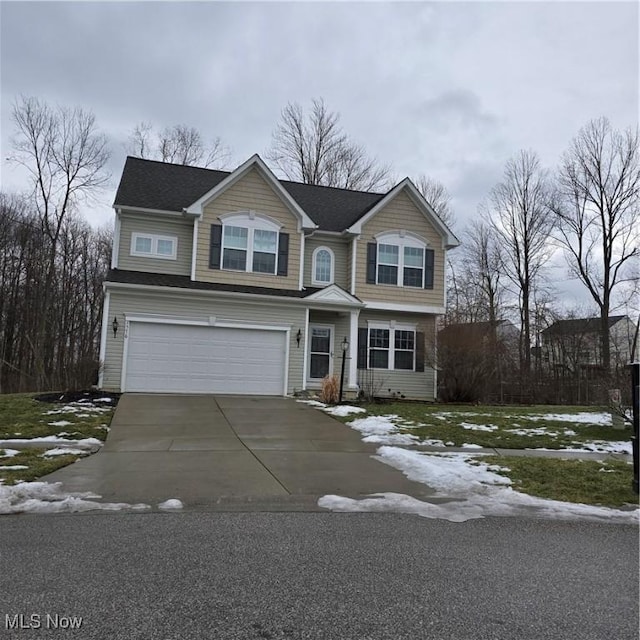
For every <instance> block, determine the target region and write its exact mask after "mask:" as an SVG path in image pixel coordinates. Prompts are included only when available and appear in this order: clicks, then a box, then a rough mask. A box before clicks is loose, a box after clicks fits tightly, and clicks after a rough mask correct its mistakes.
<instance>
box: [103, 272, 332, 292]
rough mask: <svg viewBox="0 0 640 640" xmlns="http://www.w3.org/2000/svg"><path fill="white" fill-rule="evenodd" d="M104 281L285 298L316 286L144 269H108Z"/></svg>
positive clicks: (311, 289) (311, 290)
mask: <svg viewBox="0 0 640 640" xmlns="http://www.w3.org/2000/svg"><path fill="white" fill-rule="evenodd" d="M105 282H119V283H123V284H144V285H148V286H154V287H177V288H179V289H198V290H201V291H233V292H236V293H253V294H256V295H267V296H279V297H285V298H306V297H307V296H310V295H311V294H312V293H315V292H316V291H320V290H321V289H319V288H318V287H307V288H306V289H303V290H302V291H298V290H297V289H271V288H269V287H253V286H246V285H240V284H223V283H220V282H201V281H199V280H191V278H189V276H177V275H173V274H169V273H148V272H146V271H125V270H122V269H110V270H109V273H108V274H107V277H106V279H105Z"/></svg>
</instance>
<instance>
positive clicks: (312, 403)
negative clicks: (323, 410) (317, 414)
mask: <svg viewBox="0 0 640 640" xmlns="http://www.w3.org/2000/svg"><path fill="white" fill-rule="evenodd" d="M296 402H300V403H301V404H308V405H309V406H311V407H326V406H327V405H326V404H325V403H324V402H318V401H317V400H296Z"/></svg>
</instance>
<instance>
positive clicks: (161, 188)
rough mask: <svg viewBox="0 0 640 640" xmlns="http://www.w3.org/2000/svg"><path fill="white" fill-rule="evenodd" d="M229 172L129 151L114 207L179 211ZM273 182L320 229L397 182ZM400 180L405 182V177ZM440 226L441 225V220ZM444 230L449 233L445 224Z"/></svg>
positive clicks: (363, 210) (341, 226)
mask: <svg viewBox="0 0 640 640" xmlns="http://www.w3.org/2000/svg"><path fill="white" fill-rule="evenodd" d="M255 157H256V156H254V157H253V158H255ZM253 158H251V159H250V160H249V161H248V162H250V161H252V160H253ZM254 162H255V161H254ZM260 162H262V161H261V160H260ZM246 164H247V163H245V164H243V165H242V166H241V167H240V169H242V168H243V167H245V165H246ZM232 173H234V172H229V171H218V170H216V169H203V168H201V167H190V166H185V165H179V164H170V163H167V162H158V161H156V160H143V159H141V158H134V157H132V156H128V157H127V159H126V162H125V165H124V169H123V172H122V177H121V179H120V184H119V185H118V190H117V192H116V197H115V201H114V207H133V208H138V209H154V210H158V211H176V212H182V211H183V210H184V209H186V208H188V207H189V206H191V205H192V204H194V203H195V202H196V201H198V200H199V199H200V198H202V197H203V196H204V195H205V194H207V193H208V192H210V191H212V190H213V189H215V187H217V186H218V185H220V184H221V183H222V182H223V181H224V180H226V179H227V178H228V177H229V176H230V175H232ZM278 182H279V183H280V185H281V186H282V187H283V188H284V190H286V192H287V193H288V194H289V195H290V196H291V197H292V198H293V200H294V201H295V202H296V203H297V205H298V206H299V207H300V208H301V209H302V210H303V211H304V212H305V213H306V214H307V215H308V216H309V218H311V220H312V221H313V222H314V223H315V224H316V225H318V227H319V229H320V230H323V231H334V232H342V231H345V230H346V229H349V228H350V227H352V226H353V225H354V224H355V223H356V222H357V221H358V220H360V219H361V218H362V217H363V216H364V215H365V214H367V212H369V211H371V210H372V209H373V207H375V206H376V205H377V204H379V203H380V202H381V201H382V200H383V199H384V198H386V197H388V196H389V194H391V193H392V192H394V190H396V189H397V188H398V186H399V185H398V186H396V187H394V189H392V190H391V191H390V192H388V193H386V194H385V193H373V192H368V191H351V190H349V189H339V188H336V187H324V186H320V185H311V184H303V183H301V182H291V181H289V180H278ZM401 184H404V181H403V182H402V183H401ZM414 189H415V187H414ZM423 201H424V199H423ZM424 202H426V201H424ZM435 217H436V218H437V216H435ZM437 219H438V220H439V218H437ZM440 225H441V226H442V227H444V225H443V223H442V222H440ZM444 229H446V227H444ZM446 231H447V232H448V234H450V235H452V234H451V232H450V231H449V230H448V229H446ZM456 244H457V242H456Z"/></svg>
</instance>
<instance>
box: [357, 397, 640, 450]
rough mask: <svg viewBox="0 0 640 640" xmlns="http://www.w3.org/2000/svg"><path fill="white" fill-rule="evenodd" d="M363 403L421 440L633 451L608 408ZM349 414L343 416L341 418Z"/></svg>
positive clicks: (369, 410)
mask: <svg viewBox="0 0 640 640" xmlns="http://www.w3.org/2000/svg"><path fill="white" fill-rule="evenodd" d="M361 408H364V409H366V411H367V414H366V415H367V417H371V416H381V417H383V418H384V417H385V416H392V418H391V421H392V422H393V423H394V424H395V425H396V427H397V431H398V433H399V434H406V435H410V436H412V438H414V439H417V440H419V441H422V442H425V443H428V442H434V441H438V442H442V443H444V444H446V445H447V446H455V447H462V446H464V445H465V444H475V445H479V446H481V447H489V448H500V449H540V448H545V449H570V450H585V451H609V452H611V453H616V452H618V453H631V425H627V426H626V427H625V428H624V429H614V428H613V427H612V426H611V416H610V415H609V413H607V412H603V411H600V410H595V409H594V410H588V409H585V407H558V406H552V407H550V406H532V407H523V406H506V407H505V406H500V407H498V406H486V405H485V406H479V407H469V406H452V405H427V404H421V403H387V404H375V403H374V404H365V405H362V407H361ZM358 417H360V416H358ZM352 419H353V418H352V417H347V418H345V422H351V421H352Z"/></svg>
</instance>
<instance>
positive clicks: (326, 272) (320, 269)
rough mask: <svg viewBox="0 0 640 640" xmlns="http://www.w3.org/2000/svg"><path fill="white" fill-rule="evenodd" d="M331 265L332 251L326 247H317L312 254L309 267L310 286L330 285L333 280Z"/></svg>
mask: <svg viewBox="0 0 640 640" xmlns="http://www.w3.org/2000/svg"><path fill="white" fill-rule="evenodd" d="M333 265H334V255H333V251H332V250H331V249H329V248H328V247H317V248H316V249H315V250H314V252H313V260H312V265H311V269H312V271H311V273H312V277H311V282H312V284H319V285H325V284H331V283H332V282H333V279H334V275H333Z"/></svg>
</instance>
